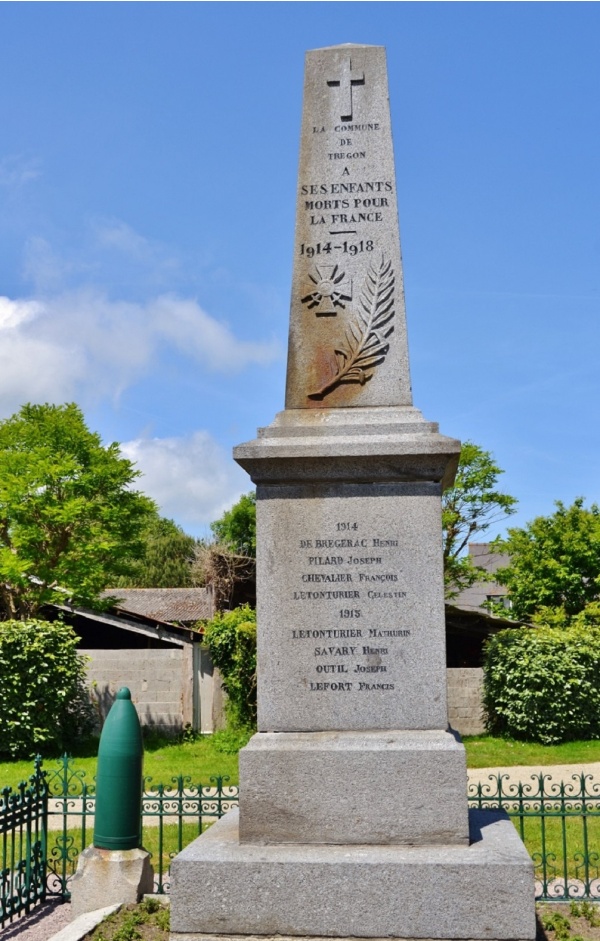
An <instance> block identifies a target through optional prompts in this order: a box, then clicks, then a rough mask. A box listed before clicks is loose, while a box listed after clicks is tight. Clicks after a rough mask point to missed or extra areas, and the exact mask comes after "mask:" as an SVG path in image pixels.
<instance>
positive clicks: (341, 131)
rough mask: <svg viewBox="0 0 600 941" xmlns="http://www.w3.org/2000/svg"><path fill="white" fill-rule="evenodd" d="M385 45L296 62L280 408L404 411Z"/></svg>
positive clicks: (406, 392) (406, 388)
mask: <svg viewBox="0 0 600 941" xmlns="http://www.w3.org/2000/svg"><path fill="white" fill-rule="evenodd" d="M411 402H412V399H411V389H410V376H409V368H408V351H407V344H406V326H405V311H404V288H403V279H402V263H401V259H400V238H399V233H398V210H397V206H396V178H395V174H394V154H393V148H392V134H391V126H390V111H389V103H388V88H387V71H386V61H385V49H384V48H383V47H382V46H357V45H353V44H349V45H345V46H335V47H332V48H328V49H316V50H313V51H311V52H308V53H307V54H306V69H305V85H304V104H303V115H302V137H301V150H300V168H299V173H298V196H297V203H296V239H295V254H294V277H293V283H292V300H291V313H290V339H289V347H288V371H287V391H286V408H288V409H290V408H323V407H325V408H339V407H340V406H342V407H343V406H348V405H410V404H411Z"/></svg>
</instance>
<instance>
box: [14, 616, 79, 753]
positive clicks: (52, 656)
mask: <svg viewBox="0 0 600 941" xmlns="http://www.w3.org/2000/svg"><path fill="white" fill-rule="evenodd" d="M76 647H77V636H76V635H75V634H74V632H73V630H72V628H71V627H70V626H69V625H67V624H63V623H62V622H61V621H55V622H53V623H50V622H48V621H40V620H30V621H0V702H1V703H2V708H1V710H0V754H4V755H9V756H10V757H12V758H20V757H22V758H25V757H30V756H31V755H33V754H35V753H36V752H41V753H43V754H48V753H51V752H54V753H56V752H57V751H59V750H62V749H66V748H68V747H69V746H70V744H71V743H73V742H75V741H78V740H80V739H81V737H82V736H85V735H87V734H89V733H90V732H91V731H92V728H93V713H92V707H91V705H90V702H89V698H88V695H87V691H86V688H85V661H84V658H83V657H81V656H79V655H78V653H77V650H76Z"/></svg>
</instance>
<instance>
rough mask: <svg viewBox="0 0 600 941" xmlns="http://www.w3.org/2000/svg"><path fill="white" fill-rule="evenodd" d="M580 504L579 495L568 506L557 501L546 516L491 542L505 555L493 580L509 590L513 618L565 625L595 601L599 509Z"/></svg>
mask: <svg viewBox="0 0 600 941" xmlns="http://www.w3.org/2000/svg"><path fill="white" fill-rule="evenodd" d="M583 504H584V501H583V498H582V497H579V498H578V499H577V500H575V502H574V503H573V505H572V506H569V507H567V506H565V505H564V503H561V502H560V501H557V503H556V512H555V513H553V514H552V515H551V516H538V517H536V519H534V520H532V522H530V523H527V525H526V526H524V527H523V528H522V529H517V528H515V529H509V530H508V535H507V537H506V538H505V539H497V540H496V541H495V546H496V547H497V550H498V551H499V552H506V553H507V554H508V555H509V556H510V565H508V566H507V567H506V568H502V569H499V570H498V572H497V573H496V578H497V580H498V581H499V582H500V584H502V585H506V587H507V588H508V594H509V598H510V600H511V601H512V612H511V613H512V615H513V616H514V617H515V618H518V619H520V620H531V619H533V618H535V619H536V620H537V621H540V620H545V621H550V622H552V623H554V624H556V625H557V626H565V625H566V624H567V623H569V622H570V620H571V619H572V618H573V616H574V615H576V614H578V613H579V612H583V611H584V610H585V609H586V607H587V606H589V605H590V604H591V603H594V602H597V601H600V509H599V508H598V507H597V506H596V504H592V506H590V508H589V509H587V508H586V507H585V506H584V505H583Z"/></svg>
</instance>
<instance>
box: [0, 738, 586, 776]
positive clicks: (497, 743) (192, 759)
mask: <svg viewBox="0 0 600 941" xmlns="http://www.w3.org/2000/svg"><path fill="white" fill-rule="evenodd" d="M464 743H465V747H466V749H467V764H468V766H469V768H498V767H500V768H502V767H511V766H513V765H560V764H580V763H587V762H591V761H599V762H600V741H592V742H567V743H566V744H564V745H533V744H528V743H526V742H510V741H505V740H503V739H499V738H492V737H491V736H479V735H478V736H467V737H465V739H464ZM223 744H224V745H225V746H226V747H230V743H229V742H228V741H227V738H226V737H225V741H224V742H223V739H222V738H221V740H220V738H219V734H217V735H216V736H211V735H207V736H204V737H202V738H199V739H197V740H196V741H195V742H182V743H174V742H168V741H166V740H165V739H159V738H150V740H149V741H148V742H146V743H145V756H144V774H145V775H146V776H148V777H151V778H152V784H153V785H155V784H169V783H170V782H171V779H172V778H176V777H177V776H178V775H180V774H182V775H186V776H189V777H190V778H191V779H192V783H194V784H196V783H202V784H209V783H210V778H211V777H215V776H216V775H219V774H220V775H223V776H225V775H227V776H228V777H229V782H228V783H229V784H237V783H238V780H239V779H238V756H237V753H234V754H231V753H228V752H226V751H222V750H219V749H220V748H222V747H223ZM96 749H97V744H95V743H94V744H91V745H88V747H87V748H83V749H81V753H80V754H77V755H75V756H74V763H75V766H76V767H77V768H78V769H81V770H82V771H85V775H86V776H85V780H86V781H87V782H89V783H90V784H91V783H92V782H93V778H94V775H95V773H96V756H95V751H96ZM44 767H46V768H48V769H51V768H53V767H54V762H53V760H52V759H50V758H48V759H46V760H45V761H44ZM32 771H33V761H31V760H28V761H3V762H0V789H1V788H3V787H16V786H17V785H18V784H19V782H20V781H25V780H26V779H27V778H28V777H29V775H30V774H31V773H32Z"/></svg>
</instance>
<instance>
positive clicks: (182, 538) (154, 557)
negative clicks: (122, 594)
mask: <svg viewBox="0 0 600 941" xmlns="http://www.w3.org/2000/svg"><path fill="white" fill-rule="evenodd" d="M141 538H142V539H143V540H144V546H143V550H142V552H141V554H140V555H139V556H138V557H137V558H135V559H132V560H131V561H130V566H129V568H130V571H129V573H128V574H127V575H122V576H120V577H119V578H118V579H117V580H116V581H114V582H113V583H112V585H111V588H112V587H115V588H189V587H191V586H192V585H193V584H194V580H193V578H192V563H193V561H194V558H195V549H196V540H195V539H194V537H193V536H188V535H187V533H185V532H184V531H183V529H182V528H181V526H178V525H177V523H175V522H174V521H173V520H169V519H165V518H164V517H162V516H159V515H158V514H155V515H153V516H151V517H150V519H149V520H148V522H147V525H146V526H145V528H144V530H143V532H142V533H141Z"/></svg>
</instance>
